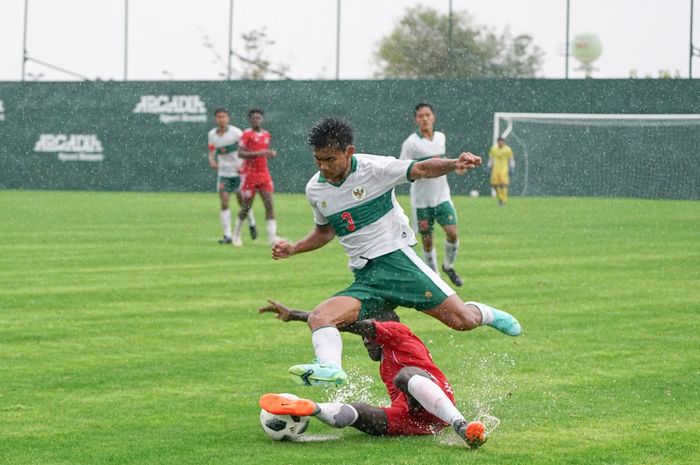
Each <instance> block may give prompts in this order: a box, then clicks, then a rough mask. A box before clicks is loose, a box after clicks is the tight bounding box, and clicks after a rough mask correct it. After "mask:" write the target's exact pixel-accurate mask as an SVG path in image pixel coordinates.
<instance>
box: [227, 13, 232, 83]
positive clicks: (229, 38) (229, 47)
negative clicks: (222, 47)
mask: <svg viewBox="0 0 700 465" xmlns="http://www.w3.org/2000/svg"><path fill="white" fill-rule="evenodd" d="M232 41H233V0H230V2H229V8H228V69H227V71H226V80H227V81H230V80H231V59H232V57H233V44H232Z"/></svg>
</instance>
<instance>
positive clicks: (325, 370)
mask: <svg viewBox="0 0 700 465" xmlns="http://www.w3.org/2000/svg"><path fill="white" fill-rule="evenodd" d="M289 373H291V374H292V375H294V377H295V378H296V377H298V378H299V379H300V381H301V382H302V384H304V385H305V386H340V385H342V384H345V383H347V382H348V375H347V374H346V373H345V372H344V371H343V369H342V368H340V367H339V366H337V365H334V364H332V363H309V364H306V365H294V366H293V367H290V368H289Z"/></svg>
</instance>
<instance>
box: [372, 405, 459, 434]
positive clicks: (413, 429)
mask: <svg viewBox="0 0 700 465" xmlns="http://www.w3.org/2000/svg"><path fill="white" fill-rule="evenodd" d="M381 409H382V410H384V412H385V413H386V419H387V423H388V425H387V429H386V434H387V436H417V435H426V434H437V433H439V432H440V431H442V429H443V428H445V427H446V426H447V423H445V422H444V421H442V420H441V419H439V418H438V417H436V416H435V415H433V414H432V413H430V412H428V411H427V410H425V409H422V408H418V409H414V410H410V409H409V408H408V404H399V405H392V406H391V407H381Z"/></svg>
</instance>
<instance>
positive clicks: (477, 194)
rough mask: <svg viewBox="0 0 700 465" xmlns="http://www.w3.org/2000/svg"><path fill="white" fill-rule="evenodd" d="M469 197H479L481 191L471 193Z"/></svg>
mask: <svg viewBox="0 0 700 465" xmlns="http://www.w3.org/2000/svg"><path fill="white" fill-rule="evenodd" d="M469 197H474V198H476V197H479V191H478V190H476V189H474V190H471V191H469Z"/></svg>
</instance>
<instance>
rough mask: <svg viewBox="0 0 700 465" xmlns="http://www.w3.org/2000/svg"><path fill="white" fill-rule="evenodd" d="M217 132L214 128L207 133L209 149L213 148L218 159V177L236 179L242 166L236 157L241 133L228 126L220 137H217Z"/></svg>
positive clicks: (235, 128)
mask: <svg viewBox="0 0 700 465" xmlns="http://www.w3.org/2000/svg"><path fill="white" fill-rule="evenodd" d="M217 130H218V128H214V129H212V130H211V131H209V147H210V149H211V147H212V146H213V147H214V149H215V150H216V155H217V157H218V158H219V176H224V177H227V178H232V177H236V176H238V175H239V170H240V168H241V165H242V160H241V159H240V158H239V157H238V144H239V143H240V140H241V136H242V135H243V131H241V130H240V129H238V128H237V127H236V126H232V125H230V124H229V125H228V128H226V132H225V133H223V134H222V135H219V134H218V133H217V132H216V131H217Z"/></svg>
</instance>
